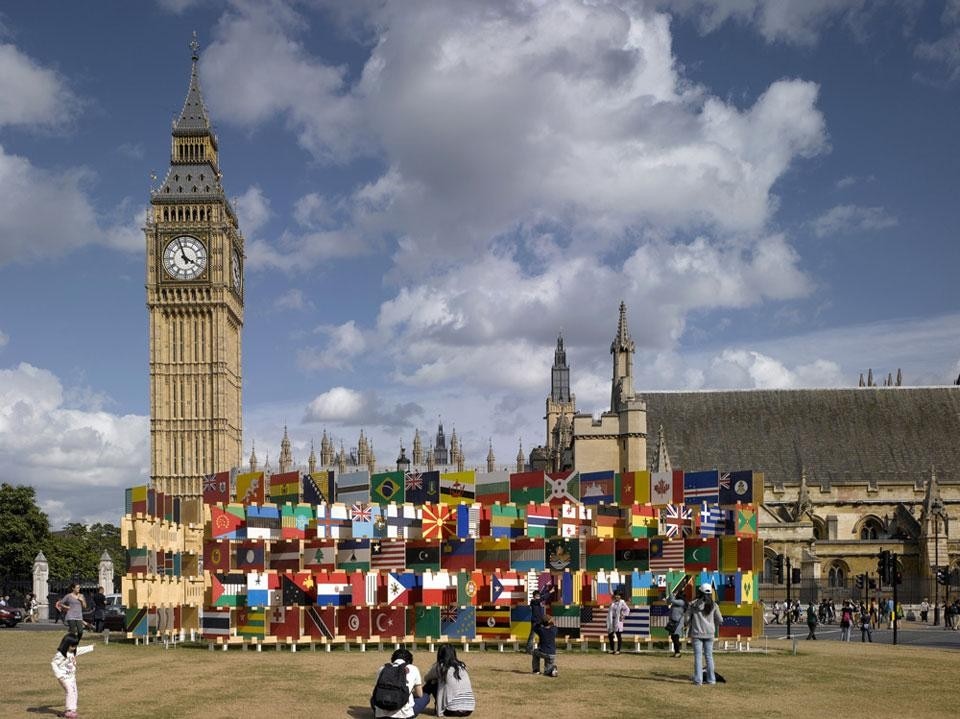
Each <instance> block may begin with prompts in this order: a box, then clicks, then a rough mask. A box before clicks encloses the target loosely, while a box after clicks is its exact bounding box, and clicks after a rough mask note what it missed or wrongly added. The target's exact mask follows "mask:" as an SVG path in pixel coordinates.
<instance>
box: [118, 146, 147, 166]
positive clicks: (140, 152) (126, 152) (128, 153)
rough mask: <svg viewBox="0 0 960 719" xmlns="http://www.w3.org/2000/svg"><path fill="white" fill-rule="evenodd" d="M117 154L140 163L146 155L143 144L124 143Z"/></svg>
mask: <svg viewBox="0 0 960 719" xmlns="http://www.w3.org/2000/svg"><path fill="white" fill-rule="evenodd" d="M117 152H119V153H120V154H121V155H123V156H124V157H126V158H128V159H130V160H136V161H138V162H139V161H141V160H143V158H144V155H145V154H146V153H145V152H144V149H143V144H142V143H140V142H123V143H121V144H120V145H119V146H118V147H117Z"/></svg>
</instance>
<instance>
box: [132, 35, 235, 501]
mask: <svg viewBox="0 0 960 719" xmlns="http://www.w3.org/2000/svg"><path fill="white" fill-rule="evenodd" d="M191 49H192V50H193V54H192V60H193V65H192V68H191V71H190V87H189V89H188V90H187V99H186V101H185V102H184V104H183V111H182V112H181V113H180V117H179V118H178V119H177V120H175V121H174V123H173V139H172V149H171V154H170V169H169V170H168V171H167V176H166V178H165V179H164V181H163V183H162V184H161V185H160V187H159V188H156V189H154V190H152V191H151V196H150V212H149V214H148V218H147V224H146V227H145V228H144V231H145V233H146V240H147V311H148V313H149V316H150V452H151V457H150V476H151V479H152V482H153V486H154V488H155V489H157V490H159V491H162V492H166V493H170V494H175V495H180V496H197V495H200V494H202V480H203V476H204V475H207V474H211V473H213V472H217V471H222V470H225V469H229V468H231V467H237V466H239V465H240V452H241V434H242V415H241V405H240V401H241V386H242V384H241V365H240V358H241V330H242V329H243V279H244V278H243V258H244V254H243V236H242V235H241V234H240V228H239V225H238V223H237V216H236V214H235V213H234V211H233V208H232V207H231V206H230V202H229V201H228V200H227V197H226V195H225V194H224V192H223V187H222V186H221V184H220V177H221V175H220V164H219V159H218V154H217V153H218V148H217V137H216V135H215V134H214V133H213V129H212V127H211V125H210V119H209V117H208V115H207V109H206V107H205V106H204V104H203V96H202V94H201V92H200V80H199V78H198V76H197V61H198V60H199V55H198V53H197V51H198V49H199V45H198V44H197V39H196V34H194V38H193V42H192V43H191Z"/></svg>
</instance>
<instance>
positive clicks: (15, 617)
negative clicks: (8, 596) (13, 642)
mask: <svg viewBox="0 0 960 719" xmlns="http://www.w3.org/2000/svg"><path fill="white" fill-rule="evenodd" d="M25 616H26V614H25V612H24V611H23V610H22V609H21V608H20V607H0V624H2V625H3V626H5V627H15V626H17V625H18V624H19V623H20V622H22V621H23V619H24V617H25Z"/></svg>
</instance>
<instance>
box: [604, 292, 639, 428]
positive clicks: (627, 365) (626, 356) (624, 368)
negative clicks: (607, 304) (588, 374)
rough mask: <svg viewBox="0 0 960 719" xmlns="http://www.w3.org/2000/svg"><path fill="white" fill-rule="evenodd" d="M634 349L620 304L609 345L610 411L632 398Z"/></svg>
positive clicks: (625, 316) (623, 304) (617, 408)
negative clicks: (611, 369)
mask: <svg viewBox="0 0 960 719" xmlns="http://www.w3.org/2000/svg"><path fill="white" fill-rule="evenodd" d="M635 348H636V345H634V342H633V340H632V339H630V332H629V330H628V329H627V305H626V303H625V302H621V303H620V317H619V319H618V320H617V335H616V337H614V338H613V342H611V343H610V354H611V355H613V382H612V384H611V389H610V411H611V412H617V411H619V410H620V409H621V407H622V406H623V405H624V404H625V403H626V402H627V400H629V399H632V398H633V352H634V349H635Z"/></svg>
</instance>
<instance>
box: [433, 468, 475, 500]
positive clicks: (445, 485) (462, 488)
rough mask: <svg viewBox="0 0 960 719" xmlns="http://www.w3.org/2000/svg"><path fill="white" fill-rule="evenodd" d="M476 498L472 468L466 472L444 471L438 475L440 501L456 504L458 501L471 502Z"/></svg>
mask: <svg viewBox="0 0 960 719" xmlns="http://www.w3.org/2000/svg"><path fill="white" fill-rule="evenodd" d="M474 499H476V479H475V477H474V472H473V470H469V471H466V472H445V473H443V474H441V475H440V501H441V502H443V503H444V504H452V505H457V504H460V502H467V503H468V504H470V503H472V502H473V501H474Z"/></svg>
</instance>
